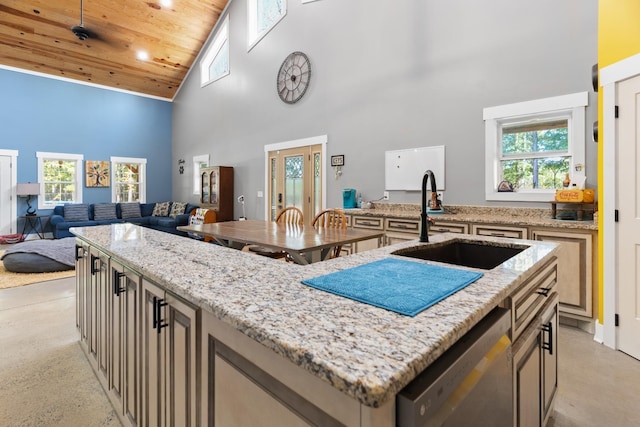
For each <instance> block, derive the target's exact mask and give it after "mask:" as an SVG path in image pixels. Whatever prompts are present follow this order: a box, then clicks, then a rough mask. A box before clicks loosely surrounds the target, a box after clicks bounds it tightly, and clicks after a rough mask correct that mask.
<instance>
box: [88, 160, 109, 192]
mask: <svg viewBox="0 0 640 427" xmlns="http://www.w3.org/2000/svg"><path fill="white" fill-rule="evenodd" d="M84 175H85V187H94V188H95V187H109V185H110V179H111V174H110V171H109V162H108V161H106V160H87V161H86V162H85V165H84Z"/></svg>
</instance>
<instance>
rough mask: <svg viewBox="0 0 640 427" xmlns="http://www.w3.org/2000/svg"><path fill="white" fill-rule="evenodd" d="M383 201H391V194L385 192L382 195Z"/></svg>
mask: <svg viewBox="0 0 640 427" xmlns="http://www.w3.org/2000/svg"><path fill="white" fill-rule="evenodd" d="M382 200H389V192H388V191H385V192H383V193H382Z"/></svg>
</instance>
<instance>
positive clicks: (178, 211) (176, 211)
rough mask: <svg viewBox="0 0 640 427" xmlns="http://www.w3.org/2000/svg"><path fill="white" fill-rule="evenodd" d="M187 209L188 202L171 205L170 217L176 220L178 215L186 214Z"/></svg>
mask: <svg viewBox="0 0 640 427" xmlns="http://www.w3.org/2000/svg"><path fill="white" fill-rule="evenodd" d="M186 207H187V203H186V202H184V203H183V202H173V204H172V205H171V213H169V216H170V217H171V218H175V217H177V216H178V215H182V214H183V213H184V210H185V209H186Z"/></svg>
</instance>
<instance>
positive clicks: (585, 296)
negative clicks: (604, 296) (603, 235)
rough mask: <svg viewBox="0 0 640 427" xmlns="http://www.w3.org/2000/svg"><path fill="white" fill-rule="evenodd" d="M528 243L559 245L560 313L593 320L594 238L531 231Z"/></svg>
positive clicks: (585, 234) (583, 233)
mask: <svg viewBox="0 0 640 427" xmlns="http://www.w3.org/2000/svg"><path fill="white" fill-rule="evenodd" d="M531 239H532V240H541V241H548V242H554V243H559V244H560V245H559V246H560V247H559V251H558V293H559V294H560V312H561V313H565V314H570V315H577V316H582V317H588V318H591V317H593V314H594V313H593V305H594V303H593V299H594V298H593V295H594V292H593V283H594V279H593V278H594V277H595V272H594V267H595V266H596V265H597V261H596V259H595V258H596V251H594V246H595V245H596V243H595V235H594V233H592V232H578V231H564V230H557V229H538V228H534V229H531Z"/></svg>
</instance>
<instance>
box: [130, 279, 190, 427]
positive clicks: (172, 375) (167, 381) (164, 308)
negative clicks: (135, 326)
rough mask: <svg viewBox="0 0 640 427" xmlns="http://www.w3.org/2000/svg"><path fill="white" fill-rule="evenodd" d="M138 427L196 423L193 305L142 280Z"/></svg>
mask: <svg viewBox="0 0 640 427" xmlns="http://www.w3.org/2000/svg"><path fill="white" fill-rule="evenodd" d="M141 321H142V332H141V338H142V363H141V371H142V382H141V384H142V390H141V391H142V399H141V403H142V413H141V416H142V417H141V418H142V425H143V426H148V427H152V426H174V425H179V426H195V425H196V420H197V400H198V393H197V387H196V384H197V378H196V373H197V366H196V309H195V308H194V307H192V306H191V305H190V304H187V303H186V302H185V301H183V300H181V299H180V298H178V297H177V296H175V295H173V294H171V293H170V292H166V291H164V290H163V289H162V288H161V287H159V286H158V285H156V284H154V283H152V282H150V281H149V280H147V279H146V278H143V279H142V313H141Z"/></svg>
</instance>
